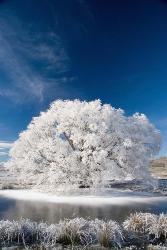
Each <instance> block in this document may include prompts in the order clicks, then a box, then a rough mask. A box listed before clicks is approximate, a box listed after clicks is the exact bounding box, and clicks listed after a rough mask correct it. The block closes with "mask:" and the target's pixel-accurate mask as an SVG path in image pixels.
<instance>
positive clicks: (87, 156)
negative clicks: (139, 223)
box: [7, 100, 160, 189]
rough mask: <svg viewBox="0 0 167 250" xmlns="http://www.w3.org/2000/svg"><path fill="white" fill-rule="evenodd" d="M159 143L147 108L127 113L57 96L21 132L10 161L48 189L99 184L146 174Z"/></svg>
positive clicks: (20, 172) (23, 174)
mask: <svg viewBox="0 0 167 250" xmlns="http://www.w3.org/2000/svg"><path fill="white" fill-rule="evenodd" d="M159 148H160V134H159V131H158V130H156V129H155V127H154V126H153V125H152V124H151V123H150V122H149V121H148V119H147V118H146V116H145V115H143V114H141V115H140V114H138V113H137V114H134V115H133V116H130V117H126V116H125V115H124V111H123V110H121V109H115V108H113V107H111V106H110V105H109V104H104V105H102V103H101V101H100V100H95V101H91V102H86V101H79V100H74V101H69V100H67V101H62V100H58V101H55V102H53V103H52V104H51V106H50V108H49V109H48V110H47V111H46V112H42V113H41V114H40V116H39V117H35V118H33V120H32V122H31V123H30V125H29V126H28V128H27V130H26V131H24V132H22V133H21V134H20V136H19V139H18V140H17V141H16V142H15V143H14V145H13V147H12V149H11V151H10V156H11V159H10V161H9V162H8V163H7V167H9V169H10V170H11V171H14V172H17V174H18V177H19V178H20V180H21V181H22V182H25V183H26V182H31V181H33V182H34V183H37V185H43V186H44V187H50V189H58V188H61V187H65V188H66V187H76V186H77V187H78V186H80V185H84V186H96V185H100V184H103V183H104V182H105V181H106V180H107V179H112V180H115V179H125V178H147V177H148V176H149V160H150V158H151V157H152V156H153V155H154V154H156V153H157V152H158V151H159Z"/></svg>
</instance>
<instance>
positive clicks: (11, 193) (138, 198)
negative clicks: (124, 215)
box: [0, 190, 167, 206]
mask: <svg viewBox="0 0 167 250" xmlns="http://www.w3.org/2000/svg"><path fill="white" fill-rule="evenodd" d="M0 196H3V197H6V198H13V199H16V200H24V201H27V200H30V201H39V202H40V201H42V202H50V203H69V204H80V205H88V204H89V205H92V206H93V205H105V204H106V205H107V204H111V205H112V204H113V205H114V204H119V205H124V204H128V203H154V202H160V201H167V197H166V196H153V195H152V194H150V196H149V193H140V194H139V193H138V192H136V193H134V192H121V191H120V192H113V193H112V194H106V195H105V194H95V195H88V194H86V195H84V194H73V195H66V196H65V195H61V196H60V195H54V194H48V193H42V192H39V191H32V190H0Z"/></svg>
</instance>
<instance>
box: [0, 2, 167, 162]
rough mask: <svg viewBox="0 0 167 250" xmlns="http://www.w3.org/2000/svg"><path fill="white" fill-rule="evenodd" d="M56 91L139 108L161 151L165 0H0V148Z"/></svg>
mask: <svg viewBox="0 0 167 250" xmlns="http://www.w3.org/2000/svg"><path fill="white" fill-rule="evenodd" d="M57 98H63V99H69V98H70V99H73V98H79V99H86V100H92V99H95V98H100V99H101V100H102V101H103V102H107V103H110V104H111V105H113V106H114V107H121V108H122V109H124V110H125V112H126V114H127V115H130V114H132V113H134V112H140V113H145V114H146V115H147V116H148V117H149V119H150V120H151V121H152V122H153V123H154V124H155V125H156V126H157V127H158V128H159V129H160V130H161V132H162V135H163V148H162V151H161V155H166V154H167V130H166V128H167V1H165V0H164V1H160V0H87V1H86V0H24V1H23V0H3V1H2V0H1V1H0V148H3V146H4V145H2V141H13V140H15V139H16V138H17V137H18V134H19V132H21V131H22V130H24V129H25V128H26V126H27V124H28V123H29V122H30V120H31V118H32V117H33V116H36V115H38V114H39V112H40V111H41V110H45V109H46V108H47V107H48V105H49V103H50V102H51V101H53V100H55V99H57ZM6 147H8V146H6ZM1 152H4V150H3V149H1V150H0V159H1V160H4V159H5V158H6V156H5V154H4V155H3V153H1Z"/></svg>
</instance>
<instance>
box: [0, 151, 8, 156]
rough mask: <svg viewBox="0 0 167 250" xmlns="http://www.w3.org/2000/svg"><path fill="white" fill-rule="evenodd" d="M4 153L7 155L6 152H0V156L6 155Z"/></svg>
mask: <svg viewBox="0 0 167 250" xmlns="http://www.w3.org/2000/svg"><path fill="white" fill-rule="evenodd" d="M6 155H8V153H7V152H0V156H6Z"/></svg>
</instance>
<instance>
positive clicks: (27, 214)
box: [0, 197, 167, 223]
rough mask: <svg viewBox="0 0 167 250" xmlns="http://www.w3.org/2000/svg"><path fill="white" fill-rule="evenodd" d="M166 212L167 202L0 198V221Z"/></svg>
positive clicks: (121, 216)
mask: <svg viewBox="0 0 167 250" xmlns="http://www.w3.org/2000/svg"><path fill="white" fill-rule="evenodd" d="M136 211H138V212H140V211H142V212H154V213H160V212H167V202H157V203H153V204H145V203H131V204H125V205H99V206H88V205H77V204H76V205H73V204H55V203H46V202H34V201H20V200H14V199H7V198H3V197H0V219H9V220H12V219H19V218H21V217H24V218H30V219H31V220H35V221H41V220H43V221H48V222H49V223H56V222H58V221H59V220H60V219H64V218H74V217H77V216H78V217H84V218H92V219H94V218H99V219H113V220H116V221H120V222H121V221H123V220H124V219H125V218H126V217H127V216H128V215H129V214H130V213H133V212H136Z"/></svg>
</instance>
